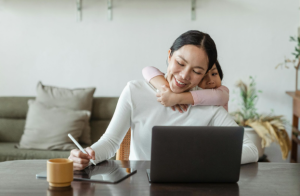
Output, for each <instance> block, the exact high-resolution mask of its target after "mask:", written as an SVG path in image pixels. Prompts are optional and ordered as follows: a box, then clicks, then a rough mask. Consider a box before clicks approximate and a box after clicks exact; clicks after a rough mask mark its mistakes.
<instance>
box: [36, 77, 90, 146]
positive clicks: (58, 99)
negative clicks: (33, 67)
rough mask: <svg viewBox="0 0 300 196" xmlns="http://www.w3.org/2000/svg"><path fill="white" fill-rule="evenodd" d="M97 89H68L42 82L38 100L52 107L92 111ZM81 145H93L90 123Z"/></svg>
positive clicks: (85, 130)
mask: <svg viewBox="0 0 300 196" xmlns="http://www.w3.org/2000/svg"><path fill="white" fill-rule="evenodd" d="M95 90H96V88H78V89H67V88H59V87H54V86H46V85H43V84H42V83H41V82H39V83H38V85H37V97H36V100H37V101H39V102H41V103H43V104H45V105H48V106H51V107H62V108H68V109H72V110H87V111H90V112H91V110H92V104H93V95H94V92H95ZM79 142H80V143H84V144H87V145H91V144H92V141H91V129H90V125H89V123H88V124H87V126H86V127H85V128H84V131H83V133H82V135H81V136H80V138H79Z"/></svg>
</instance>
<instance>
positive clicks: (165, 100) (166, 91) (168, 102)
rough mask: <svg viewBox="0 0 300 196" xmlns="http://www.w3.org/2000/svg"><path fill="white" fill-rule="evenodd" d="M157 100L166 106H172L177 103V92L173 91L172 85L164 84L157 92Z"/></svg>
mask: <svg viewBox="0 0 300 196" xmlns="http://www.w3.org/2000/svg"><path fill="white" fill-rule="evenodd" d="M156 97H158V98H157V101H158V102H160V103H161V104H162V105H164V106H166V107H171V106H174V105H176V104H177V102H178V100H177V99H176V93H173V92H172V91H171V89H170V87H168V86H166V85H163V86H162V87H161V91H160V92H158V93H156Z"/></svg>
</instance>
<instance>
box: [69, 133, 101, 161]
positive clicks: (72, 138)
mask: <svg viewBox="0 0 300 196" xmlns="http://www.w3.org/2000/svg"><path fill="white" fill-rule="evenodd" d="M68 136H69V138H70V139H71V140H72V141H73V142H74V144H75V145H76V146H77V147H78V148H79V149H80V151H81V152H83V153H84V154H88V153H87V152H86V151H85V150H84V149H83V148H82V147H81V146H80V144H79V143H78V142H77V141H76V140H75V139H74V137H73V136H72V135H71V134H70V133H69V134H68ZM90 161H91V162H92V163H93V164H94V165H96V163H95V161H94V160H93V159H90Z"/></svg>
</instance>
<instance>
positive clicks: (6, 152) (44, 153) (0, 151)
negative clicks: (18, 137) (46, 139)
mask: <svg viewBox="0 0 300 196" xmlns="http://www.w3.org/2000/svg"><path fill="white" fill-rule="evenodd" d="M17 144H18V143H14V142H0V162H1V161H10V160H23V159H52V158H68V157H69V155H70V151H69V150H68V151H58V150H29V149H18V148H15V146H16V145H17Z"/></svg>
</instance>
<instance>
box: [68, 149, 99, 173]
mask: <svg viewBox="0 0 300 196" xmlns="http://www.w3.org/2000/svg"><path fill="white" fill-rule="evenodd" d="M85 151H86V152H87V153H88V154H84V153H83V152H81V151H80V150H78V149H73V150H71V152H70V156H69V158H68V159H70V160H73V170H83V169H84V168H86V167H87V166H88V165H89V163H90V159H93V160H95V151H94V150H93V149H92V148H91V147H87V148H86V149H85Z"/></svg>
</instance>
